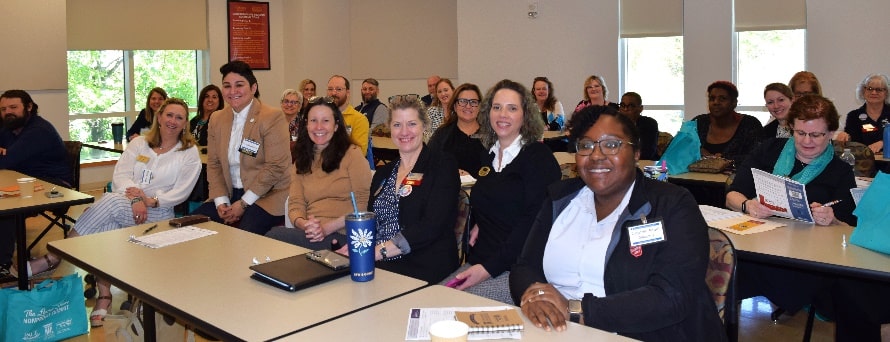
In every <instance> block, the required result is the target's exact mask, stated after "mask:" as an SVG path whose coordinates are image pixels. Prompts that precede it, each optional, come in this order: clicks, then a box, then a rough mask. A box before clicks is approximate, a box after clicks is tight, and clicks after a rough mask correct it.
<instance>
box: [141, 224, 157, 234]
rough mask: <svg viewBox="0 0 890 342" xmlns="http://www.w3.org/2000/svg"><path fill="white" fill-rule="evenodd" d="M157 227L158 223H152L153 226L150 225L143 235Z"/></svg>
mask: <svg viewBox="0 0 890 342" xmlns="http://www.w3.org/2000/svg"><path fill="white" fill-rule="evenodd" d="M157 227H158V225H157V224H153V225H151V227H148V228H147V229H145V231H143V232H142V235H145V234H148V232H150V231H151V230H152V229H155V228H157Z"/></svg>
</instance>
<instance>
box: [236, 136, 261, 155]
mask: <svg viewBox="0 0 890 342" xmlns="http://www.w3.org/2000/svg"><path fill="white" fill-rule="evenodd" d="M259 150H260V143H258V142H256V141H253V140H250V139H244V140H242V141H241V148H239V149H238V151H240V152H241V153H244V154H246V155H248V156H251V157H256V155H257V152H258V151H259Z"/></svg>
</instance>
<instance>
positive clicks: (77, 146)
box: [28, 141, 83, 253]
mask: <svg viewBox="0 0 890 342" xmlns="http://www.w3.org/2000/svg"><path fill="white" fill-rule="evenodd" d="M63 143H64V144H65V150H67V151H68V165H70V166H71V172H72V173H73V174H74V177H72V179H74V184H71V188H72V189H74V190H78V191H80V150H81V149H82V148H83V144H81V142H79V141H65V142H63ZM69 208H70V207H64V208H60V209H55V210H52V211H50V212H40V215H41V216H43V217H45V218H46V219H47V220H49V224H48V225H47V226H46V228H44V229H43V231H42V232H40V235H37V238H36V239H34V242H31V244H30V245H28V253H30V252H31V249H33V248H34V246H36V245H37V243H38V242H40V239H43V237H44V236H45V235H46V233H49V231H50V229H52V228H53V227H54V226H57V227H59V228H62V232H63V236H65V237H68V231H70V230H71V224H73V223H75V222H77V220H75V219H74V218H72V217H71V216H68V209H69Z"/></svg>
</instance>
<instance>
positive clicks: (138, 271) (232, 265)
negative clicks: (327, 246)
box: [49, 222, 426, 341]
mask: <svg viewBox="0 0 890 342" xmlns="http://www.w3.org/2000/svg"><path fill="white" fill-rule="evenodd" d="M148 226H149V225H140V226H136V227H130V228H124V229H119V230H115V231H110V232H105V233H101V234H94V235H88V236H81V237H76V238H71V239H65V240H60V241H53V242H51V243H50V244H49V249H50V250H51V251H53V252H57V253H58V254H59V255H61V256H62V257H63V258H64V259H65V260H68V261H70V262H72V263H73V264H75V265H77V266H79V267H81V268H83V269H84V270H86V271H88V272H90V273H93V274H95V275H97V276H100V277H105V278H106V279H107V280H109V281H110V282H111V283H112V284H113V285H115V286H118V287H120V288H121V289H123V290H124V291H127V292H128V293H130V294H133V295H135V296H137V297H140V298H142V299H143V300H145V301H146V303H148V304H150V305H152V306H154V307H155V308H156V309H157V310H159V311H162V312H166V313H169V314H171V315H173V316H176V317H179V318H182V319H185V320H186V321H188V322H191V323H193V324H196V325H198V326H199V327H201V328H202V329H206V331H207V332H209V333H210V334H213V335H217V334H223V336H219V337H221V338H222V339H223V340H233V339H241V340H247V341H258V340H268V339H273V338H275V337H278V336H281V335H284V334H287V333H290V332H292V331H295V330H298V329H302V328H304V327H307V326H310V325H313V324H317V323H319V322H323V321H325V320H328V319H331V318H334V317H337V316H340V315H344V314H347V313H349V312H352V311H353V310H356V309H359V308H362V307H365V306H368V305H372V304H375V303H377V302H380V301H383V300H386V299H388V298H391V297H394V296H397V295H399V294H402V293H405V292H408V291H411V290H414V289H417V288H419V287H422V286H424V285H426V283H425V282H423V281H420V280H417V279H413V278H409V277H405V276H402V275H398V274H395V273H391V272H387V271H383V270H377V271H376V274H375V279H374V280H373V281H370V282H367V283H356V282H353V281H352V280H350V278H349V276H346V277H343V278H339V279H336V280H333V281H330V282H328V283H324V284H321V285H317V286H313V287H311V288H307V289H304V290H300V291H297V292H287V291H284V290H280V289H278V288H274V287H272V286H269V285H266V284H263V283H261V282H259V281H256V280H253V279H251V278H250V275H251V274H252V273H253V272H252V271H251V270H250V269H248V267H249V266H250V265H251V261H252V259H253V258H257V259H258V260H260V261H263V260H265V258H266V257H267V256H268V257H270V258H271V259H272V260H277V259H281V258H285V257H289V256H292V255H296V254H299V253H304V252H306V251H307V250H306V249H304V248H301V247H297V246H294V245H290V244H286V243H283V242H279V241H276V240H273V239H269V238H265V237H261V236H258V235H254V234H251V233H248V232H245V231H242V230H239V229H236V228H232V227H228V226H225V225H222V224H218V223H214V222H206V223H202V224H199V225H197V226H198V227H202V228H206V229H211V230H215V231H217V232H219V233H218V234H216V235H211V236H208V237H204V238H200V239H196V240H192V241H188V242H184V243H179V244H176V245H172V246H168V247H164V248H160V249H150V248H147V247H143V246H139V245H136V244H134V243H130V242H127V239H128V237H129V236H130V235H131V234H136V235H139V234H142V232H143V230H145V228H147V227H148ZM166 229H171V227H170V226H169V225H167V223H166V222H160V223H159V225H158V228H157V229H155V230H154V232H158V231H163V230H166ZM225 334H227V335H228V336H226V335H225Z"/></svg>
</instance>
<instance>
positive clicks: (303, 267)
mask: <svg viewBox="0 0 890 342" xmlns="http://www.w3.org/2000/svg"><path fill="white" fill-rule="evenodd" d="M250 269H251V270H253V271H254V272H255V273H254V274H253V275H251V276H250V277H251V278H253V279H256V280H259V281H261V282H264V283H266V284H269V285H272V286H275V287H277V288H280V289H284V290H287V291H291V292H294V291H297V290H301V289H305V288H307V287H310V286H313V285H316V284H321V283H324V282H326V281H329V280H333V279H337V278H340V277H342V276H345V275H347V274H349V268H348V267H347V268H344V269H340V270H334V269H331V268H330V267H327V266H325V265H322V264H320V263H318V262H315V261H312V260H309V259H307V258H306V254H298V255H294V256H292V257H288V258H284V259H280V260H275V261H270V262H267V263H263V264H259V265H253V266H250Z"/></svg>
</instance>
